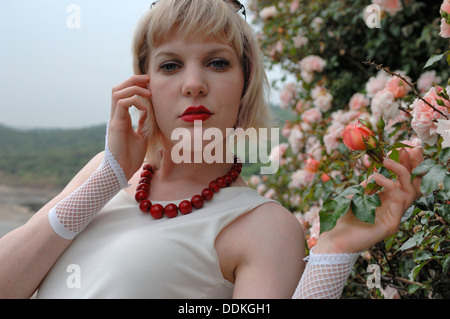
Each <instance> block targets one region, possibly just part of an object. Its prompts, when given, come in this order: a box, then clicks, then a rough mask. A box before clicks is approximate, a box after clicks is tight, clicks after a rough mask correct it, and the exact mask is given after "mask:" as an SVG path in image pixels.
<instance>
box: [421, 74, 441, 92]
mask: <svg viewBox="0 0 450 319" xmlns="http://www.w3.org/2000/svg"><path fill="white" fill-rule="evenodd" d="M440 81H441V78H440V77H437V76H436V71H434V70H433V71H428V72H424V73H422V75H421V76H420V77H419V79H418V80H417V88H418V89H419V91H420V92H422V93H425V92H427V91H428V90H429V89H430V88H431V87H432V86H433V85H434V84H436V83H439V82H440Z"/></svg>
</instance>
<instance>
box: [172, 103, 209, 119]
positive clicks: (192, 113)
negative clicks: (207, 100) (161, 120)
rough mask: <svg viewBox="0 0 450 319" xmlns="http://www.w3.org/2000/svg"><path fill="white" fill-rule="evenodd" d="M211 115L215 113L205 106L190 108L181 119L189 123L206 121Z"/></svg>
mask: <svg viewBox="0 0 450 319" xmlns="http://www.w3.org/2000/svg"><path fill="white" fill-rule="evenodd" d="M211 115H213V113H212V112H211V111H210V110H208V108H206V107H205V106H203V105H200V106H190V107H188V108H187V109H186V110H185V111H184V113H183V114H182V115H181V116H180V119H182V120H183V121H185V122H189V123H190V122H194V121H206V120H207V119H209V118H210V117H211Z"/></svg>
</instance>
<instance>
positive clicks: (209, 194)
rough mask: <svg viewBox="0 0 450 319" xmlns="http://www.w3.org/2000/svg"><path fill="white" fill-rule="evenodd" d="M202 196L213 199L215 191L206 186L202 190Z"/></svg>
mask: <svg viewBox="0 0 450 319" xmlns="http://www.w3.org/2000/svg"><path fill="white" fill-rule="evenodd" d="M202 196H203V198H204V199H206V200H211V199H212V198H213V197H214V192H213V191H212V190H211V189H209V188H205V189H204V190H202Z"/></svg>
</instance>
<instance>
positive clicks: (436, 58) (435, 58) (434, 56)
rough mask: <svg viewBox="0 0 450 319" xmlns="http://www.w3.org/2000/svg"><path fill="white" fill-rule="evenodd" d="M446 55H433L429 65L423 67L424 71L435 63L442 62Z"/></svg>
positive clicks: (428, 62)
mask: <svg viewBox="0 0 450 319" xmlns="http://www.w3.org/2000/svg"><path fill="white" fill-rule="evenodd" d="M444 55H445V53H442V54H438V55H432V56H431V57H430V58H429V59H428V61H427V63H426V64H425V66H424V67H423V68H424V69H426V68H428V67H429V66H431V65H433V64H434V63H436V62H438V61H440V60H441V59H442V58H443V57H444Z"/></svg>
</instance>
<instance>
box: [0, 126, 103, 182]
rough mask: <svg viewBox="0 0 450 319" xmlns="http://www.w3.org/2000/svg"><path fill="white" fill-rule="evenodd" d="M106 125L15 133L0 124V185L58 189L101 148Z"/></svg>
mask: <svg viewBox="0 0 450 319" xmlns="http://www.w3.org/2000/svg"><path fill="white" fill-rule="evenodd" d="M105 132H106V124H105V125H100V126H95V127H89V128H83V129H33V130H18V129H14V128H9V127H6V126H3V125H0V184H8V185H13V186H33V187H49V188H55V187H56V188H61V187H63V186H65V185H66V184H67V183H68V182H69V181H70V179H71V178H72V177H73V176H74V175H75V174H76V173H77V172H78V171H79V170H80V169H81V168H82V167H83V166H84V165H85V164H86V163H87V162H88V161H89V160H90V159H91V158H92V157H93V156H94V155H95V154H97V153H99V152H100V151H102V150H103V149H104V145H105V144H104V143H105Z"/></svg>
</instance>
